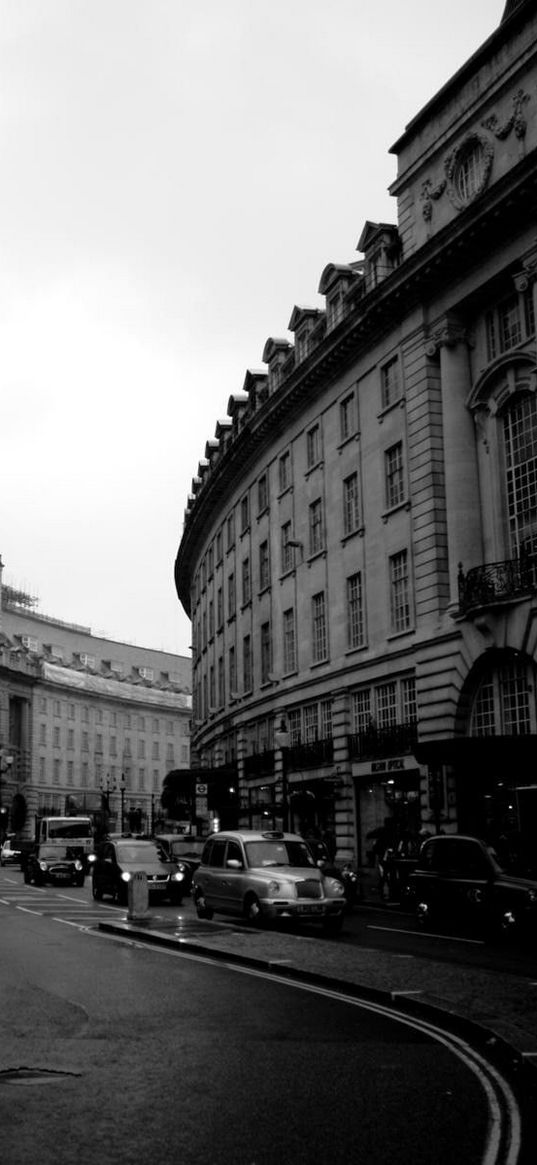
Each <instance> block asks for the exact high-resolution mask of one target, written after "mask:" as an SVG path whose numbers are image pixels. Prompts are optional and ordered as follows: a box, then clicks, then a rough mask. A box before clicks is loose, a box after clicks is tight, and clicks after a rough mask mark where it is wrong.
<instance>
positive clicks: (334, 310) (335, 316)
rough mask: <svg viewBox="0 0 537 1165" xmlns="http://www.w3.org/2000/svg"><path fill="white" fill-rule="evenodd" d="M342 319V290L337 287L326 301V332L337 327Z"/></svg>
mask: <svg viewBox="0 0 537 1165" xmlns="http://www.w3.org/2000/svg"><path fill="white" fill-rule="evenodd" d="M342 319H343V290H342V288H341V287H339V288H338V289H337V290H336V291H333V292H332V294H331V295H329V296H328V297H327V300H326V320H327V325H328V330H329V331H331V330H332V328H335V327H337V325H338V324H339V323H340V321H341V320H342Z"/></svg>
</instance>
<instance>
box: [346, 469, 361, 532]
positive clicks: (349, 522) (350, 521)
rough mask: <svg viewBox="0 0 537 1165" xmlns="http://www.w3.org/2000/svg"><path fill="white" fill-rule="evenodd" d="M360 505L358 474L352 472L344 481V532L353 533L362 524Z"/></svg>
mask: <svg viewBox="0 0 537 1165" xmlns="http://www.w3.org/2000/svg"><path fill="white" fill-rule="evenodd" d="M358 510H359V507H358V474H357V473H351V475H350V477H346V478H345V480H344V482H343V533H344V535H347V534H352V533H353V532H354V531H355V530H357V529H358V526H359V524H360V519H359V512H358Z"/></svg>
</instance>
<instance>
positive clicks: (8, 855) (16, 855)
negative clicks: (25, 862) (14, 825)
mask: <svg viewBox="0 0 537 1165" xmlns="http://www.w3.org/2000/svg"><path fill="white" fill-rule="evenodd" d="M20 860H21V850H20V846H18V845H17V844H16V842H15V840H14V838H12V837H6V840H5V841H4V842H3V844H2V848H1V849H0V866H15V865H20Z"/></svg>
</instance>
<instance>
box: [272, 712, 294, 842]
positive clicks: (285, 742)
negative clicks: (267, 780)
mask: <svg viewBox="0 0 537 1165" xmlns="http://www.w3.org/2000/svg"><path fill="white" fill-rule="evenodd" d="M290 739H291V736H290V733H289V731H288V728H287V724H286V723H285V719H284V718H283V717H282V720H281V723H280V727H279V728H278V729H276V732H275V733H274V742H275V744H276V747H277V748H279V750H280V752H281V756H282V821H283V828H284V832H287V830H288V829H289V795H288V789H287V750H288V748H289V741H290Z"/></svg>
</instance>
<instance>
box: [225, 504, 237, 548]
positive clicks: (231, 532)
mask: <svg viewBox="0 0 537 1165" xmlns="http://www.w3.org/2000/svg"><path fill="white" fill-rule="evenodd" d="M226 531H227V543H226V545H227V549H228V550H231V547H232V546H234V545H235V514H234V513H231V514H230V515H229V518H228V520H227V523H226Z"/></svg>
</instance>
